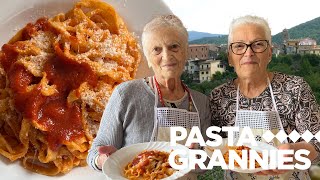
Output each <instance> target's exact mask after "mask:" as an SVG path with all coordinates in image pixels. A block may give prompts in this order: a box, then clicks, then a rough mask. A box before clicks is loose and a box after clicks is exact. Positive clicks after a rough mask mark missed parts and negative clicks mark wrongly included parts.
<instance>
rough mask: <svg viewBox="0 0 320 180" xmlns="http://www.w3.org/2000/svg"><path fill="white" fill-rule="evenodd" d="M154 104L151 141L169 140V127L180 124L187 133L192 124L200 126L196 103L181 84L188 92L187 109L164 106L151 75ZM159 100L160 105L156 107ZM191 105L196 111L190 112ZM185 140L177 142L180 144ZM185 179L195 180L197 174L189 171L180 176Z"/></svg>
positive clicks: (155, 81)
mask: <svg viewBox="0 0 320 180" xmlns="http://www.w3.org/2000/svg"><path fill="white" fill-rule="evenodd" d="M153 84H154V90H155V92H154V94H155V105H154V113H155V114H154V128H153V132H152V136H151V141H170V127H173V126H181V127H184V128H186V129H187V132H188V135H189V132H190V130H191V128H192V127H193V126H198V127H200V117H199V113H198V109H197V107H196V104H195V103H194V101H193V98H192V96H191V93H190V91H189V90H188V88H187V87H186V86H185V85H183V88H184V89H185V91H187V93H188V98H189V111H188V110H185V109H178V108H170V107H164V106H165V104H164V101H163V98H162V94H161V91H160V88H159V85H158V82H157V80H156V79H155V77H153ZM159 100H160V102H161V104H162V107H158V101H159ZM192 105H193V107H194V108H195V110H196V112H191V110H192ZM185 141H186V140H184V141H181V142H178V143H180V144H182V145H184V144H185ZM181 179H186V180H196V179H197V174H195V173H192V172H191V173H189V174H188V175H187V176H185V177H183V178H181Z"/></svg>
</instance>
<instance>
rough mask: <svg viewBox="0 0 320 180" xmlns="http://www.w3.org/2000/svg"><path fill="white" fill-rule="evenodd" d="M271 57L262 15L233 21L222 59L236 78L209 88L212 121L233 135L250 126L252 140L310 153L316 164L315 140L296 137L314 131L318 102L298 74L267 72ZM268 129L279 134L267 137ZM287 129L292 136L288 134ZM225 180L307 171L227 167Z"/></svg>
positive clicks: (304, 175)
mask: <svg viewBox="0 0 320 180" xmlns="http://www.w3.org/2000/svg"><path fill="white" fill-rule="evenodd" d="M271 57H272V47H271V30H270V28H269V25H268V23H267V21H266V20H265V19H263V18H261V17H257V16H250V15H247V16H244V17H240V18H237V19H235V20H233V22H232V23H231V25H230V30H229V37H228V59H229V64H230V66H232V67H234V70H235V72H236V74H237V78H235V79H233V80H231V81H230V82H227V83H225V84H223V85H221V86H219V87H217V88H215V89H214V90H213V91H212V93H211V99H210V106H211V112H212V115H213V118H212V124H213V125H215V126H220V127H221V126H235V127H239V133H236V135H235V136H234V138H235V139H237V138H238V137H239V134H241V130H243V128H244V127H250V128H251V131H252V134H253V135H254V138H255V140H256V141H263V142H265V143H268V144H270V145H273V146H276V147H277V148H278V149H291V150H294V151H296V150H299V149H306V150H308V151H309V152H310V153H309V155H308V156H307V158H308V159H309V160H310V161H311V162H312V163H314V164H316V163H319V160H320V155H319V154H320V143H319V141H318V140H317V139H316V138H315V137H314V136H312V137H313V138H312V137H311V138H312V139H311V140H310V139H307V138H306V139H307V140H304V139H303V138H300V139H299V137H300V135H302V134H303V133H305V132H307V133H308V131H309V132H311V134H313V135H315V134H316V133H317V132H318V131H319V130H320V108H319V105H318V104H317V102H316V99H315V97H314V95H313V93H312V91H311V88H310V87H309V85H308V84H307V83H306V81H304V80H303V79H302V78H301V77H297V76H292V75H286V74H283V73H280V72H269V71H268V70H267V66H268V63H269V62H270V61H271ZM279 132H280V133H279ZM268 133H269V134H268ZM270 133H272V134H273V135H274V136H276V135H277V134H278V133H279V134H278V136H277V137H274V138H273V139H272V137H273V136H272V137H271V136H270V135H271V134H270ZM290 133H294V134H296V137H298V138H293V137H294V136H290V137H291V138H292V139H291V138H288V135H289V134H290ZM263 135H265V136H263ZM266 137H269V138H266ZM270 137H271V138H270ZM265 138H266V139H265ZM225 179H259V180H260V179H261V180H262V179H268V180H269V179H285V180H287V179H310V177H309V174H308V171H302V170H287V171H284V170H280V169H273V170H264V171H260V172H258V173H256V174H250V173H248V174H245V173H237V172H235V171H231V170H228V171H226V174H225Z"/></svg>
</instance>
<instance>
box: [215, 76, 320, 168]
mask: <svg viewBox="0 0 320 180" xmlns="http://www.w3.org/2000/svg"><path fill="white" fill-rule="evenodd" d="M271 87H272V90H273V93H274V97H275V101H276V105H277V110H278V112H279V115H280V119H281V121H282V124H283V127H284V129H285V131H286V133H287V134H290V133H291V131H293V130H296V131H297V132H298V133H299V134H303V133H304V132H305V131H306V130H309V131H310V132H311V133H312V134H314V135H315V134H316V133H318V131H320V107H319V105H318V104H317V102H316V99H315V97H314V95H313V93H312V90H311V88H310V86H309V85H308V84H307V82H306V81H304V80H303V79H302V78H301V77H298V76H292V75H286V74H283V73H279V72H275V73H274V77H273V79H272V80H271ZM236 98H237V87H236V85H235V84H234V82H233V81H229V82H227V83H225V84H223V85H221V86H219V87H217V88H215V89H214V90H213V91H212V92H211V98H210V106H211V113H212V125H214V126H219V127H221V126H234V120H235V115H236ZM239 98H240V100H239V109H241V110H256V111H271V110H272V106H273V103H272V98H271V94H270V89H269V87H267V88H266V89H265V90H264V91H263V92H262V93H261V94H260V95H259V96H258V97H255V98H246V97H244V96H243V94H242V93H241V92H240V93H239ZM301 140H302V139H301V138H300V140H299V141H301ZM310 143H311V144H313V145H314V147H315V148H316V150H317V151H318V157H317V158H316V159H315V160H314V161H313V162H312V163H317V162H319V161H320V142H319V141H317V139H316V138H313V139H312V140H311V141H310Z"/></svg>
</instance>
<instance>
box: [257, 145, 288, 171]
mask: <svg viewBox="0 0 320 180" xmlns="http://www.w3.org/2000/svg"><path fill="white" fill-rule="evenodd" d="M278 149H279V150H290V149H294V148H293V145H292V144H281V145H280V146H278ZM286 172H288V170H279V169H270V170H264V171H260V172H257V173H256V175H263V176H275V175H280V174H284V173H286Z"/></svg>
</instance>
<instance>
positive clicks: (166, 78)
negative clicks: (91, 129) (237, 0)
mask: <svg viewBox="0 0 320 180" xmlns="http://www.w3.org/2000/svg"><path fill="white" fill-rule="evenodd" d="M142 46H143V51H144V54H145V56H146V59H147V61H148V64H149V66H150V67H152V69H153V71H154V76H152V77H146V78H143V79H136V80H132V81H128V82H125V83H122V84H120V85H118V86H117V87H116V88H115V90H114V91H113V93H112V96H111V97H110V99H109V102H108V104H107V106H106V109H105V111H104V114H103V116H102V120H101V123H100V128H99V131H98V134H97V137H96V138H95V139H94V141H93V143H92V147H91V149H90V150H89V154H88V158H87V162H88V164H89V165H90V166H91V167H92V168H94V169H95V170H101V168H102V164H103V163H104V161H105V160H106V159H107V158H108V156H109V155H110V154H111V153H113V152H114V151H116V150H117V149H120V148H122V147H125V146H129V145H132V144H137V143H142V142H150V141H169V140H170V127H171V126H181V127H184V128H186V129H191V128H192V127H193V126H198V127H199V128H200V130H201V132H202V133H203V135H205V131H206V129H207V127H208V126H209V125H210V121H211V114H210V108H209V98H208V97H207V96H206V95H204V94H201V93H199V92H197V91H194V90H191V89H189V88H188V87H187V86H186V85H185V84H184V83H183V82H182V81H181V79H180V77H181V74H182V72H183V70H184V67H185V63H186V60H187V52H188V51H187V49H188V32H187V30H186V28H185V27H184V26H183V24H182V22H181V21H180V19H179V18H178V17H176V16H174V15H162V16H159V17H156V18H154V19H153V20H151V21H150V22H149V23H148V24H146V25H145V27H144V30H143V33H142ZM190 176H193V177H194V178H193V179H195V178H196V174H190V175H188V177H190ZM191 179H192V178H191Z"/></svg>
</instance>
